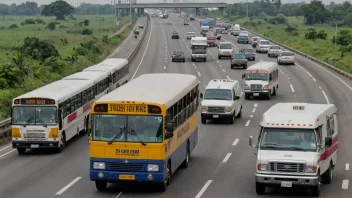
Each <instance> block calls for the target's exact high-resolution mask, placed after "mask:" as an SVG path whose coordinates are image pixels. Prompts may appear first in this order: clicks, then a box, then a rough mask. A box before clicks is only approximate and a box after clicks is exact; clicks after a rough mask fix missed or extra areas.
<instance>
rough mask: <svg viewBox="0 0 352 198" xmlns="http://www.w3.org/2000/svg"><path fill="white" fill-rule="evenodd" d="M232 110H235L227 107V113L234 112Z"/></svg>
mask: <svg viewBox="0 0 352 198" xmlns="http://www.w3.org/2000/svg"><path fill="white" fill-rule="evenodd" d="M232 110H233V109H232V107H226V108H225V111H226V112H232Z"/></svg>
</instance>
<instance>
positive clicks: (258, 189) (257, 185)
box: [255, 182, 265, 195]
mask: <svg viewBox="0 0 352 198" xmlns="http://www.w3.org/2000/svg"><path fill="white" fill-rule="evenodd" d="M255 191H256V192H257V194H258V195H263V194H265V185H264V184H261V183H258V182H256V183H255Z"/></svg>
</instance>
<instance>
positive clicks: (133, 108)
mask: <svg viewBox="0 0 352 198" xmlns="http://www.w3.org/2000/svg"><path fill="white" fill-rule="evenodd" d="M110 111H111V112H116V113H148V107H147V105H131V104H110Z"/></svg>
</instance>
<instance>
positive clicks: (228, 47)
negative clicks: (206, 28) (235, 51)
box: [220, 43, 232, 49]
mask: <svg viewBox="0 0 352 198" xmlns="http://www.w3.org/2000/svg"><path fill="white" fill-rule="evenodd" d="M220 49H232V45H231V44H230V43H224V44H220Z"/></svg>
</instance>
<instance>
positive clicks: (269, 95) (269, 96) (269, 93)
mask: <svg viewBox="0 0 352 198" xmlns="http://www.w3.org/2000/svg"><path fill="white" fill-rule="evenodd" d="M267 97H268V100H270V99H271V89H270V90H269V92H268V95H267Z"/></svg>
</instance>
